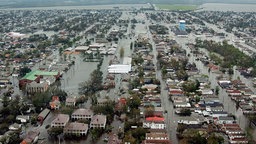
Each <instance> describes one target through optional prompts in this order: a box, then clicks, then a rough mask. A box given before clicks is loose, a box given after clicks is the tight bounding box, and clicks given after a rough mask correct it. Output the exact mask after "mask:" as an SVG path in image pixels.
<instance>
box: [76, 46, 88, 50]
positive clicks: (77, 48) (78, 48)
mask: <svg viewBox="0 0 256 144" xmlns="http://www.w3.org/2000/svg"><path fill="white" fill-rule="evenodd" d="M88 49H89V47H88V46H78V47H76V48H75V50H88Z"/></svg>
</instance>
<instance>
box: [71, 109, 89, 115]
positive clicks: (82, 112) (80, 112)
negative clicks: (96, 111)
mask: <svg viewBox="0 0 256 144" xmlns="http://www.w3.org/2000/svg"><path fill="white" fill-rule="evenodd" d="M72 115H93V111H92V110H90V109H84V108H80V109H77V110H75V111H74V112H73V113H72Z"/></svg>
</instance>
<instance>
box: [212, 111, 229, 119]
mask: <svg viewBox="0 0 256 144" xmlns="http://www.w3.org/2000/svg"><path fill="white" fill-rule="evenodd" d="M221 116H222V117H227V116H228V113H227V112H225V111H213V112H212V117H213V118H219V117H221Z"/></svg>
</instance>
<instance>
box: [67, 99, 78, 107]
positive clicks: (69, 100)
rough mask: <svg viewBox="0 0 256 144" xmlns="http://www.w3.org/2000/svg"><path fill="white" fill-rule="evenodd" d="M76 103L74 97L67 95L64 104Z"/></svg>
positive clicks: (72, 104) (73, 104)
mask: <svg viewBox="0 0 256 144" xmlns="http://www.w3.org/2000/svg"><path fill="white" fill-rule="evenodd" d="M75 105H76V98H73V97H68V98H67V99H66V106H71V107H73V106H75Z"/></svg>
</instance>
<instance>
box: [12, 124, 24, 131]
mask: <svg viewBox="0 0 256 144" xmlns="http://www.w3.org/2000/svg"><path fill="white" fill-rule="evenodd" d="M20 128H21V124H17V123H14V124H12V125H10V126H9V130H13V131H16V130H19V129H20Z"/></svg>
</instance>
